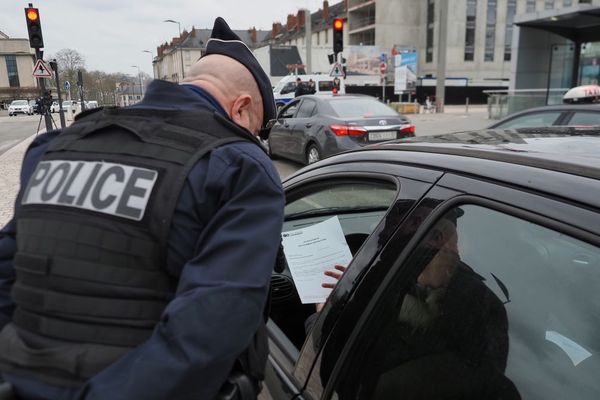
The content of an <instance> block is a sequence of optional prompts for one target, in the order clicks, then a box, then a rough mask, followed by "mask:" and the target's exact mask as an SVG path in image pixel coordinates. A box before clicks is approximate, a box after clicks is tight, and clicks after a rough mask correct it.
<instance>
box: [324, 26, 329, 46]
mask: <svg viewBox="0 0 600 400" xmlns="http://www.w3.org/2000/svg"><path fill="white" fill-rule="evenodd" d="M327 43H329V29H327V30H326V31H325V44H327Z"/></svg>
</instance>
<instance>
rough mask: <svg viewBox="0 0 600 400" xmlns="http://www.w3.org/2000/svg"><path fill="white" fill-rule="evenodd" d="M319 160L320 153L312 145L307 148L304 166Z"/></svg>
mask: <svg viewBox="0 0 600 400" xmlns="http://www.w3.org/2000/svg"><path fill="white" fill-rule="evenodd" d="M320 159H321V152H320V151H319V149H318V148H317V146H315V145H314V144H311V145H310V146H308V149H307V150H306V164H312V163H316V162H317V161H319V160H320Z"/></svg>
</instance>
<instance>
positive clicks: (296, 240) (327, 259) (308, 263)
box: [281, 216, 352, 304]
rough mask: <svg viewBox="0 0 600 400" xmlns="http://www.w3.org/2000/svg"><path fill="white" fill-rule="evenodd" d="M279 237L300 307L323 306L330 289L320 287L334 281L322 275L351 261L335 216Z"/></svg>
mask: <svg viewBox="0 0 600 400" xmlns="http://www.w3.org/2000/svg"><path fill="white" fill-rule="evenodd" d="M281 236H282V239H283V252H284V253H285V258H286V260H287V263H288V266H289V268H290V272H291V273H292V278H293V279H294V284H295V285H296V289H297V290H298V295H299V296H300V300H301V301H302V304H310V303H323V302H324V301H325V299H327V296H329V293H330V292H331V289H327V288H324V287H322V286H321V284H322V283H324V282H332V283H335V282H337V281H336V279H334V278H331V277H328V276H326V275H323V272H325V271H327V270H333V269H334V266H335V265H336V264H341V265H343V266H347V265H348V264H349V263H350V261H351V260H352V254H351V253H350V248H349V247H348V244H347V243H346V239H345V238H344V232H342V227H341V225H340V221H339V220H338V217H337V216H335V217H333V218H329V219H328V220H325V221H323V222H320V223H318V224H315V225H312V226H309V227H308V228H302V229H297V230H294V231H289V232H285V233H282V234H281Z"/></svg>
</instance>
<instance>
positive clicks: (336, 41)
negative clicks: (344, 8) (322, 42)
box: [333, 18, 344, 54]
mask: <svg viewBox="0 0 600 400" xmlns="http://www.w3.org/2000/svg"><path fill="white" fill-rule="evenodd" d="M343 50H344V20H343V19H341V18H336V19H334V20H333V52H334V53H335V54H337V53H341V52H342V51H343Z"/></svg>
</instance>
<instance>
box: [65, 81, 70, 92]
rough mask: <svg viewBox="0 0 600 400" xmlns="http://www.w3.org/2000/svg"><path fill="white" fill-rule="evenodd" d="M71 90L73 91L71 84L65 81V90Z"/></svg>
mask: <svg viewBox="0 0 600 400" xmlns="http://www.w3.org/2000/svg"><path fill="white" fill-rule="evenodd" d="M70 89H71V82H69V81H65V90H70Z"/></svg>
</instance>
